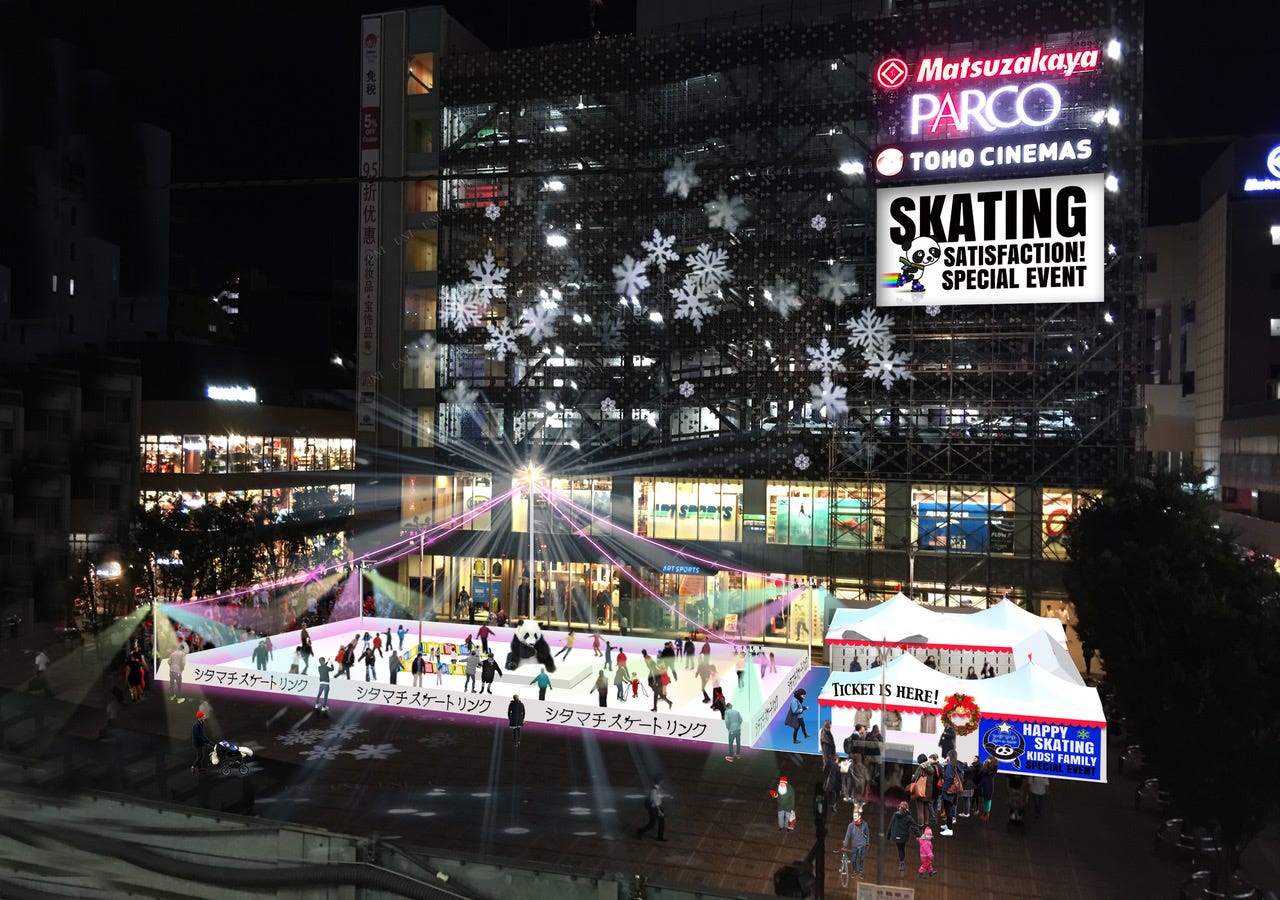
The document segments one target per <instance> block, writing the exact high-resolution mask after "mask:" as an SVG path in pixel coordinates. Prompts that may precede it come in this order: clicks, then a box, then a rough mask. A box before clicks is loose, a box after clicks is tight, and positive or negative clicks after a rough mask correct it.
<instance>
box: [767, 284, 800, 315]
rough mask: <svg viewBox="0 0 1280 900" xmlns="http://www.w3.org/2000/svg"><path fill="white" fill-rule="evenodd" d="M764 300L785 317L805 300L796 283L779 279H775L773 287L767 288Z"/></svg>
mask: <svg viewBox="0 0 1280 900" xmlns="http://www.w3.org/2000/svg"><path fill="white" fill-rule="evenodd" d="M764 302H765V304H766V305H768V307H769V308H770V309H771V310H773V311H774V312H776V313H777V314H778V315H780V316H782V318H784V319H785V318H787V317H788V316H790V315H791V314H792V313H793V312H795V311H796V310H797V309H799V308H800V306H801V303H802V302H803V301H801V299H800V291H799V289H798V288H797V287H796V286H795V285H794V284H792V283H791V282H789V281H783V280H781V279H778V280H777V281H774V283H773V287H771V288H765V290H764Z"/></svg>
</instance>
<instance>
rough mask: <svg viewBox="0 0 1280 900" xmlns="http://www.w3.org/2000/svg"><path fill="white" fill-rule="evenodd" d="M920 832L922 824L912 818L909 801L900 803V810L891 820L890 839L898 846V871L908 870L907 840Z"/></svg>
mask: <svg viewBox="0 0 1280 900" xmlns="http://www.w3.org/2000/svg"><path fill="white" fill-rule="evenodd" d="M918 834H920V826H919V825H917V824H916V820H915V819H913V818H911V810H910V809H909V808H908V807H907V801H905V800H903V801H902V802H901V803H899V804H898V811H897V812H895V813H894V814H893V818H892V819H890V820H889V840H891V841H893V843H894V846H896V847H897V848H898V871H899V872H905V871H907V841H909V840H910V839H911V838H912V837H914V836H915V835H918Z"/></svg>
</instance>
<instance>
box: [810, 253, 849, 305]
mask: <svg viewBox="0 0 1280 900" xmlns="http://www.w3.org/2000/svg"><path fill="white" fill-rule="evenodd" d="M855 275H856V273H855V272H854V270H853V268H852V267H851V266H842V265H841V264H840V263H832V264H831V267H830V268H828V269H827V271H825V272H819V273H818V297H819V298H821V299H823V300H826V301H827V302H828V303H834V304H835V305H836V306H841V305H843V304H844V301H846V300H848V299H849V298H850V297H852V296H853V295H854V294H856V293H858V284H857V282H856V281H855V280H854V278H855Z"/></svg>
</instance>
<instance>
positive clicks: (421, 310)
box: [403, 288, 436, 331]
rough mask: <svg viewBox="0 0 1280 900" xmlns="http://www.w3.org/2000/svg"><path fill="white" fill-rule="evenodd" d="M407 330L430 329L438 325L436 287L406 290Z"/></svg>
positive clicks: (405, 327)
mask: <svg viewBox="0 0 1280 900" xmlns="http://www.w3.org/2000/svg"><path fill="white" fill-rule="evenodd" d="M403 327H404V330H405V331H429V330H431V329H433V328H435V327H436V289H435V288H427V289H423V290H411V291H405V292H404V323H403Z"/></svg>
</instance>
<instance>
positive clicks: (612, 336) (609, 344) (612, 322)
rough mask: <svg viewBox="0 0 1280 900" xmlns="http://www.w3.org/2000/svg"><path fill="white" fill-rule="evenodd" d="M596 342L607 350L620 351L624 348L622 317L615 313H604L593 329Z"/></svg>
mask: <svg viewBox="0 0 1280 900" xmlns="http://www.w3.org/2000/svg"><path fill="white" fill-rule="evenodd" d="M593 331H594V334H595V337H596V340H597V341H598V342H599V343H600V346H601V348H603V349H605V350H618V349H621V347H622V317H621V316H616V315H614V314H613V313H608V312H607V313H603V314H602V315H601V316H600V317H599V318H598V319H596V322H595V328H594V329H593Z"/></svg>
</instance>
